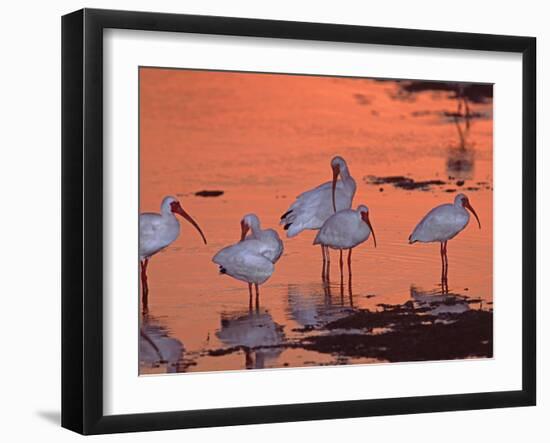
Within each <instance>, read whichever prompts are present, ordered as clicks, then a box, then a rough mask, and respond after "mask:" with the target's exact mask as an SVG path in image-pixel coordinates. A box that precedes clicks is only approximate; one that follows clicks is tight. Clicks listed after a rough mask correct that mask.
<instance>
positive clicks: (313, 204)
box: [281, 156, 357, 275]
mask: <svg viewBox="0 0 550 443" xmlns="http://www.w3.org/2000/svg"><path fill="white" fill-rule="evenodd" d="M330 166H331V168H332V181H328V182H325V183H323V184H322V185H319V186H317V187H316V188H314V189H311V190H309V191H306V192H304V193H302V194H300V195H299V196H298V197H296V200H295V201H294V203H292V205H290V208H288V210H287V211H286V212H285V213H284V214H283V215H282V216H281V225H283V226H284V229H285V230H286V231H287V237H289V238H290V237H294V236H296V235H298V234H299V233H300V232H302V231H304V230H306V229H314V230H315V229H320V228H321V226H323V223H325V221H326V220H327V219H328V218H329V217H330V216H331V215H332V214H334V213H335V212H337V211H341V210H342V209H349V208H351V204H352V201H353V196H354V195H355V190H356V188H357V185H356V184H355V180H354V179H353V177H352V176H351V174H350V172H349V168H348V165H347V163H346V161H345V160H344V159H343V158H342V157H340V156H336V157H334V158H333V159H332V160H331V162H330ZM338 178H340V180H338ZM321 252H322V255H323V275H324V269H325V266H326V263H327V260H328V259H329V258H330V257H328V258H327V257H326V256H325V250H324V249H323V248H321ZM327 253H328V251H327Z"/></svg>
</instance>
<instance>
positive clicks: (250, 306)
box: [248, 283, 252, 311]
mask: <svg viewBox="0 0 550 443" xmlns="http://www.w3.org/2000/svg"><path fill="white" fill-rule="evenodd" d="M248 310H249V311H252V283H248Z"/></svg>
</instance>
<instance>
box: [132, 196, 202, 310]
mask: <svg viewBox="0 0 550 443" xmlns="http://www.w3.org/2000/svg"><path fill="white" fill-rule="evenodd" d="M175 214H178V215H180V216H181V217H183V218H184V219H185V220H187V221H188V222H189V223H191V225H193V226H194V228H195V229H196V230H197V231H198V232H199V234H200V235H201V237H202V240H203V241H204V244H206V237H205V236H204V234H203V232H202V230H201V228H200V227H199V225H198V224H197V222H195V220H193V218H191V216H190V215H189V214H188V213H187V212H185V211H184V210H183V208H182V207H181V204H180V202H179V201H178V200H177V199H175V198H174V197H170V196H168V197H165V198H164V200H162V204H161V206H160V214H157V213H152V212H146V213H143V214H140V216H139V260H140V264H141V287H142V292H143V295H142V300H143V305H144V309H145V310H147V296H148V293H149V286H148V284H147V265H148V264H149V259H150V258H151V256H153V255H154V254H156V253H157V252H159V251H161V250H163V249H164V248H166V247H167V246H169V245H170V244H171V243H173V242H174V241H175V240H176V239H177V238H178V236H179V233H180V224H179V221H178V219H177V218H176V216H175Z"/></svg>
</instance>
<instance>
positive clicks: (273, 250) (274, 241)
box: [241, 214, 284, 263]
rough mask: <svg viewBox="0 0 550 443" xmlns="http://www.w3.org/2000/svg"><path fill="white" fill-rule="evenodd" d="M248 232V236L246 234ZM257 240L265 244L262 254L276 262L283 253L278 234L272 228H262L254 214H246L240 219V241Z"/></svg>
mask: <svg viewBox="0 0 550 443" xmlns="http://www.w3.org/2000/svg"><path fill="white" fill-rule="evenodd" d="M248 231H250V233H249V234H248V236H247V235H246V234H247V233H248ZM243 240H259V241H261V242H262V243H263V244H264V245H265V246H266V250H265V252H264V255H265V256H266V257H267V258H268V259H269V260H271V262H272V263H276V262H277V261H278V260H279V258H281V255H282V254H283V250H284V246H283V242H282V240H281V238H280V237H279V234H277V231H275V230H274V229H262V228H261V226H260V219H259V218H258V216H257V215H256V214H247V215H245V216H244V217H243V218H242V220H241V241H243Z"/></svg>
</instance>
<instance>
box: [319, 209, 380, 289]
mask: <svg viewBox="0 0 550 443" xmlns="http://www.w3.org/2000/svg"><path fill="white" fill-rule="evenodd" d="M371 233H372V239H373V241H374V247H376V236H375V234H374V229H373V228H372V224H371V222H370V219H369V208H368V207H367V206H366V205H359V206H358V207H357V209H355V210H353V209H344V210H342V211H338V212H337V213H335V214H333V215H331V216H330V217H329V218H328V219H327V221H326V222H325V223H324V224H323V226H322V227H321V229H320V231H319V232H318V233H317V236H316V237H315V240H314V241H313V244H314V245H321V249H322V250H323V255H328V249H329V248H332V249H338V250H340V278H343V259H342V251H343V250H344V249H347V250H348V270H349V276H350V279H351V251H352V249H353V248H355V247H356V246H358V245H360V244H361V243H363V242H365V241H367V239H368V238H369V236H370V234H371ZM327 262H328V260H327ZM323 275H325V272H323ZM326 275H327V276H328V269H327V272H326Z"/></svg>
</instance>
